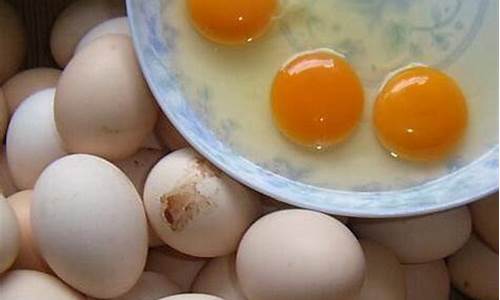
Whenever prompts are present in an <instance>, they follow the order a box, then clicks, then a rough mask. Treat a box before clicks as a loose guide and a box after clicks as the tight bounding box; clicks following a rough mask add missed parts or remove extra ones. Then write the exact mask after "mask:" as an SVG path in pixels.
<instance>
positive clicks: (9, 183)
mask: <svg viewBox="0 0 500 300" xmlns="http://www.w3.org/2000/svg"><path fill="white" fill-rule="evenodd" d="M5 148H6V147H5V146H2V148H1V150H2V152H1V153H0V194H1V193H2V192H3V194H4V195H5V197H9V196H10V195H12V194H14V193H15V192H17V187H16V185H15V184H14V180H13V179H12V175H11V174H10V169H9V165H8V164H7V156H6V149H5Z"/></svg>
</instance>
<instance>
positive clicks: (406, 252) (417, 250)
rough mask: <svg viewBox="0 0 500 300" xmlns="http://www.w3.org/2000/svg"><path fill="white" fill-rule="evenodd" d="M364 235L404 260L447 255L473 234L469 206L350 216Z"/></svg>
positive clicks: (427, 260) (357, 229)
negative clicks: (412, 213)
mask: <svg viewBox="0 0 500 300" xmlns="http://www.w3.org/2000/svg"><path fill="white" fill-rule="evenodd" d="M350 223H351V226H352V229H353V231H354V232H355V233H356V234H357V235H358V236H359V237H361V238H366V239H371V240H374V241H376V242H378V243H380V244H381V245H383V246H385V247H387V248H389V249H391V250H392V251H393V252H394V253H395V254H396V256H397V257H398V258H399V260H400V262H402V263H424V262H429V261H433V260H437V259H440V258H444V257H446V256H448V255H450V254H452V253H454V252H455V251H457V250H458V249H460V247H462V246H463V245H464V244H465V242H466V241H467V239H468V238H469V236H470V233H471V227H472V225H471V219H470V213H469V210H468V209H467V207H465V206H464V207H459V208H455V209H452V210H448V211H445V212H441V213H435V214H430V215H424V216H416V217H410V218H393V219H353V218H351V219H350Z"/></svg>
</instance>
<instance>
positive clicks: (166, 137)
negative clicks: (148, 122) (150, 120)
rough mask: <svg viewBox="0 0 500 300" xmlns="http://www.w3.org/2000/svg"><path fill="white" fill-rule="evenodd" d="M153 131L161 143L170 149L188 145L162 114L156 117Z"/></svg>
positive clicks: (173, 149)
mask: <svg viewBox="0 0 500 300" xmlns="http://www.w3.org/2000/svg"><path fill="white" fill-rule="evenodd" d="M155 132H156V134H158V137H159V138H160V140H161V141H162V142H163V144H164V145H165V146H166V147H167V148H168V149H170V150H172V151H175V150H179V149H182V148H186V147H189V143H188V142H187V141H186V140H185V139H184V137H183V136H182V135H181V134H180V133H179V131H177V129H175V127H174V125H172V123H170V121H169V120H168V119H167V117H166V116H165V115H163V114H161V116H160V117H159V118H158V122H157V124H156V127H155Z"/></svg>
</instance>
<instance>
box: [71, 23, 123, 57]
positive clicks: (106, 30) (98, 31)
mask: <svg viewBox="0 0 500 300" xmlns="http://www.w3.org/2000/svg"><path fill="white" fill-rule="evenodd" d="M106 34H125V35H128V36H130V28H129V26H128V18H127V17H120V18H114V19H110V20H107V21H104V22H102V23H100V24H98V25H96V26H95V27H94V28H92V29H91V30H90V31H89V32H87V34H85V36H84V37H83V38H82V39H81V40H80V42H79V43H78V45H77V46H76V49H75V53H77V52H78V51H80V50H82V49H83V48H85V47H86V46H87V45H88V44H90V42H92V41H94V40H95V39H98V38H100V37H102V36H104V35H106Z"/></svg>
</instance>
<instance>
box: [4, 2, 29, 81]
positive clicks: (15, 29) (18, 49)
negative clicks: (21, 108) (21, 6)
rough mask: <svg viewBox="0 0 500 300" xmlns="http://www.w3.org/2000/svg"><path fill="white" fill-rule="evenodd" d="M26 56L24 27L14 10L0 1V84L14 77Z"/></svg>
mask: <svg viewBox="0 0 500 300" xmlns="http://www.w3.org/2000/svg"><path fill="white" fill-rule="evenodd" d="M25 55H26V36H25V31H24V25H23V23H22V21H21V18H20V17H19V15H18V13H17V12H16V11H15V10H14V8H13V7H12V6H11V5H10V4H8V3H7V2H6V1H5V0H0V83H2V82H4V81H5V80H7V79H8V78H9V77H11V76H12V75H14V74H15V73H16V71H17V70H19V68H20V67H21V64H22V63H23V61H24V57H25Z"/></svg>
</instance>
